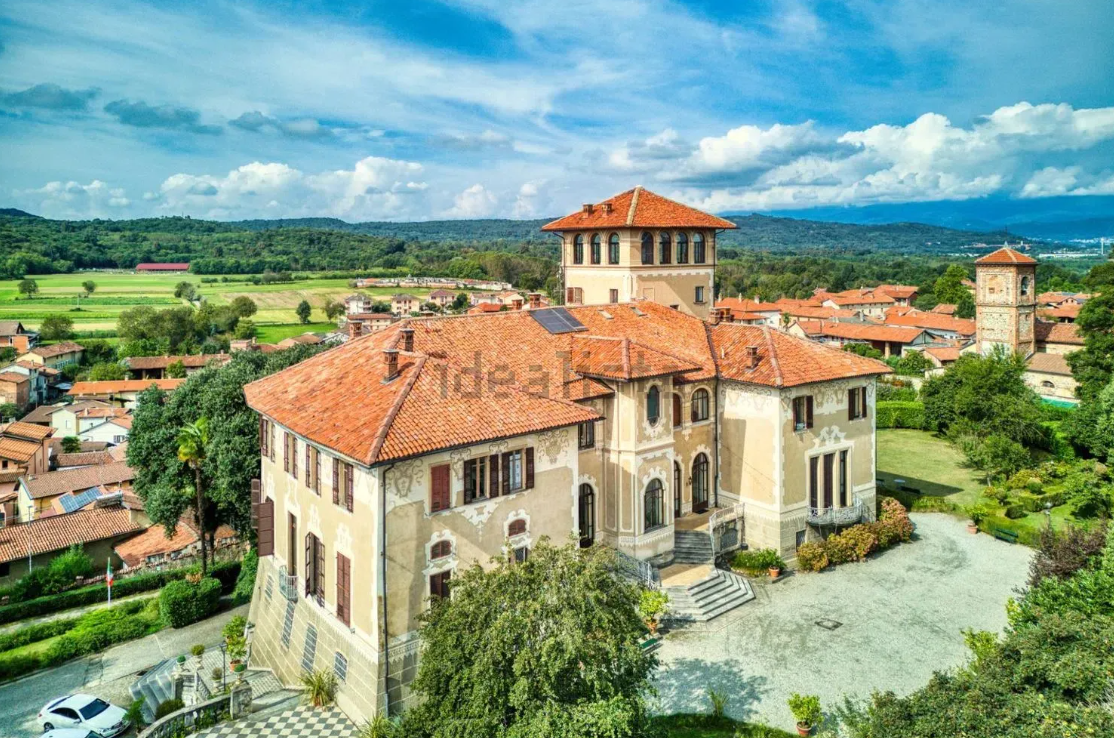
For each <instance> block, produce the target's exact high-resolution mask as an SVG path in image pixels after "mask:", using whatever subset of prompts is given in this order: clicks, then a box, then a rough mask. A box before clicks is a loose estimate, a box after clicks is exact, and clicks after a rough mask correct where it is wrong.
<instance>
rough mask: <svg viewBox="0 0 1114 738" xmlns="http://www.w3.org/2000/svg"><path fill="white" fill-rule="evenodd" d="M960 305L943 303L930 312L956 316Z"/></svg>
mask: <svg viewBox="0 0 1114 738" xmlns="http://www.w3.org/2000/svg"><path fill="white" fill-rule="evenodd" d="M957 307H958V305H956V304H955V303H951V302H941V303H940V304H939V305H937V306H936V307H934V308H932V310H930V311H929V312H933V313H936V314H937V315H955V311H956V308H957Z"/></svg>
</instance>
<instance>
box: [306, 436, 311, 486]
mask: <svg viewBox="0 0 1114 738" xmlns="http://www.w3.org/2000/svg"><path fill="white" fill-rule="evenodd" d="M312 448H313V447H312V446H310V445H309V444H308V443H307V444H306V486H307V487H309V488H310V489H312V488H313V479H312V474H313V471H312V470H313V465H312V464H311V463H310V461H311V459H310V457H311V456H312V455H313V452H312V450H311V449H312Z"/></svg>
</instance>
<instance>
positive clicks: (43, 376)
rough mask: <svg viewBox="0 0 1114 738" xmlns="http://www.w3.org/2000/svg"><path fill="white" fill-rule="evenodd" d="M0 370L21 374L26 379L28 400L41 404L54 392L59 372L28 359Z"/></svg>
mask: <svg viewBox="0 0 1114 738" xmlns="http://www.w3.org/2000/svg"><path fill="white" fill-rule="evenodd" d="M0 372H13V373H15V374H23V375H25V376H26V377H27V380H28V395H27V396H28V402H30V403H31V404H32V405H41V404H43V403H45V402H47V401H48V400H49V399H50V398H51V395H53V394H54V391H55V389H54V388H55V385H56V384H57V383H58V380H59V378H60V377H61V372H60V371H58V370H57V369H52V368H50V367H48V366H44V365H42V364H35V363H33V362H30V361H17V362H14V363H12V364H8V365H7V366H5V367H3V368H2V369H0Z"/></svg>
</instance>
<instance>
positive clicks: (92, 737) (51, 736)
mask: <svg viewBox="0 0 1114 738" xmlns="http://www.w3.org/2000/svg"><path fill="white" fill-rule="evenodd" d="M42 738H101V736H100V734H99V733H94V732H93V731H91V730H86V729H85V728H55V729H54V730H52V731H50V732H47V733H43V734H42Z"/></svg>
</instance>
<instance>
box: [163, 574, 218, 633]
mask: <svg viewBox="0 0 1114 738" xmlns="http://www.w3.org/2000/svg"><path fill="white" fill-rule="evenodd" d="M220 591H221V585H220V582H218V581H217V580H216V579H214V578H212V577H205V578H204V579H202V580H201V581H199V582H198V583H197V584H192V583H190V582H187V581H185V580H183V579H180V580H178V581H176V582H171V583H170V584H168V585H166V586H165V587H163V589H162V592H159V612H160V613H161V614H162V618H163V620H165V621H166V622H167V624H169V625H170V626H171V627H173V628H182V627H185V626H187V625H191V624H193V623H196V622H197V621H198V620H203V619H205V618H207V617H209V616H210V615H212V614H213V613H214V612H216V610H217V605H219V604H220Z"/></svg>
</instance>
